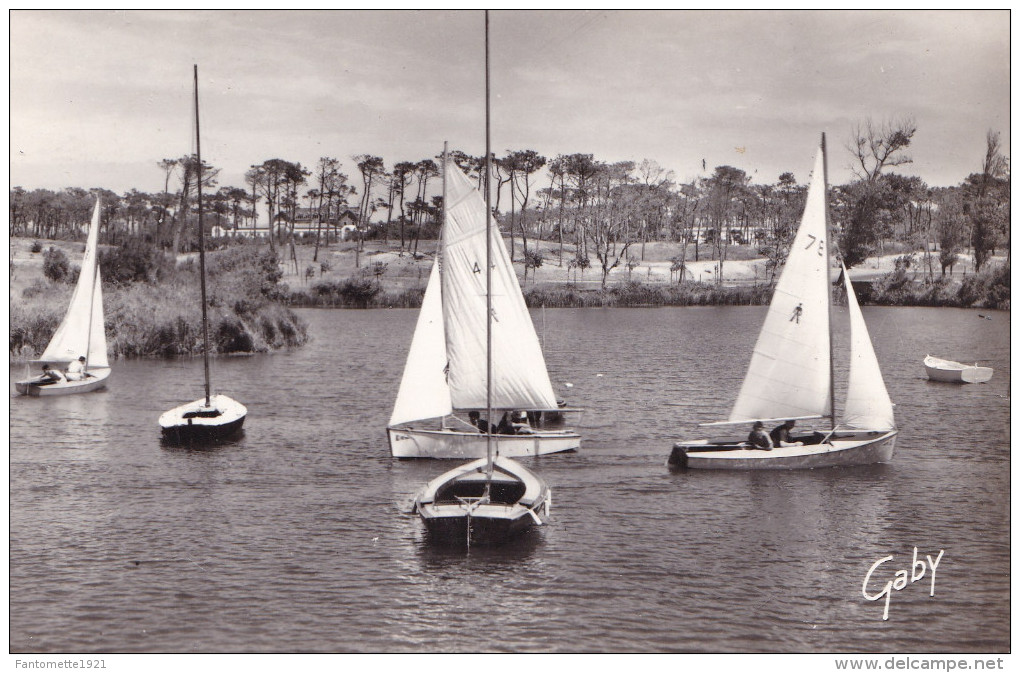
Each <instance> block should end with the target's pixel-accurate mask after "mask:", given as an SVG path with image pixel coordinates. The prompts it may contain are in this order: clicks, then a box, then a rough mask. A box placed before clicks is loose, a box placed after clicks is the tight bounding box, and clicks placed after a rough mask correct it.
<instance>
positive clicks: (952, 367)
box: [924, 357, 993, 383]
mask: <svg viewBox="0 0 1020 673" xmlns="http://www.w3.org/2000/svg"><path fill="white" fill-rule="evenodd" d="M924 370H925V371H926V372H927V373H928V379H929V380H931V381H942V382H945V383H986V382H987V381H989V380H990V379H991V378H992V373H993V370H992V368H991V367H978V366H977V365H973V366H971V365H964V364H961V363H959V362H952V361H950V360H940V359H938V358H932V357H927V358H925V359H924Z"/></svg>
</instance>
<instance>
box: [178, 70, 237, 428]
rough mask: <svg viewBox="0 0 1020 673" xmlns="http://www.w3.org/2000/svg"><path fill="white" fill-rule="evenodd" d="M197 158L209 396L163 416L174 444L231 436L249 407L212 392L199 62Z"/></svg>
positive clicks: (203, 323)
mask: <svg viewBox="0 0 1020 673" xmlns="http://www.w3.org/2000/svg"><path fill="white" fill-rule="evenodd" d="M195 154H196V156H195V159H196V165H197V166H198V168H197V171H198V177H197V179H196V186H197V188H198V264H199V278H200V284H201V288H202V337H203V347H202V357H203V361H204V362H203V364H204V369H205V397H202V398H199V399H197V400H195V401H194V402H189V403H188V404H182V405H181V406H179V407H175V408H174V409H171V410H170V411H167V412H166V413H164V414H163V415H162V416H160V417H159V427H160V428H161V429H162V432H163V437H164V439H166V440H167V441H169V442H171V443H174V444H191V443H198V442H215V441H219V440H224V439H229V438H230V437H231V436H233V435H234V434H236V433H237V432H239V431H240V430H241V427H242V426H243V425H244V419H245V417H246V416H247V415H248V410H247V409H246V408H245V406H244V405H243V404H241V403H240V402H238V401H236V400H234V399H231V398H230V397H227V396H226V395H212V394H210V390H211V386H210V380H209V378H210V377H209V316H208V309H207V304H206V296H205V295H206V292H205V228H204V223H203V221H202V143H201V141H200V140H199V124H198V66H197V65H196V66H195Z"/></svg>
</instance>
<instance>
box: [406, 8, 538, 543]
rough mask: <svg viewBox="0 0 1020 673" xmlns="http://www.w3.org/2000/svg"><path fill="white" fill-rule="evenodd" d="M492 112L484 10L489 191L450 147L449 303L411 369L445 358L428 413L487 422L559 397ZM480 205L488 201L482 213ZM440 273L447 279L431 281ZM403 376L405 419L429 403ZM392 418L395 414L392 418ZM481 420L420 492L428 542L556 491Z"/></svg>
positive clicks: (524, 517) (497, 533) (497, 529)
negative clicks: (509, 229) (480, 428)
mask: <svg viewBox="0 0 1020 673" xmlns="http://www.w3.org/2000/svg"><path fill="white" fill-rule="evenodd" d="M489 119H490V116H489V12H488V10H486V12H485V157H486V163H485V199H484V200H482V199H481V198H480V196H479V194H478V192H477V191H475V189H474V188H473V187H472V186H471V184H470V182H469V181H468V180H467V177H466V176H465V175H464V174H463V173H461V172H460V170H459V169H453V170H452V171H451V162H449V161H448V160H447V153H446V151H445V148H444V151H443V171H444V173H445V176H446V178H445V180H444V185H443V211H444V225H443V232H442V238H443V242H442V246H441V253H440V258H439V260H438V264H437V267H438V268H436V267H433V270H432V278H431V279H430V284H429V290H433V289H441V292H442V299H439V298H438V297H436V296H435V294H433V296H432V297H426V299H430V300H431V304H430V305H435V304H436V303H438V304H440V305H441V306H442V309H443V310H442V311H441V312H439V313H438V316H437V314H436V313H430V312H426V310H425V307H424V306H423V308H422V315H420V316H419V318H418V325H419V328H422V326H423V322H424V323H425V324H424V330H423V332H424V333H425V334H426V335H427V336H428V337H429V338H427V339H424V340H422V341H419V340H418V331H417V330H416V333H415V339H414V341H415V343H413V344H412V346H411V354H410V356H409V357H408V369H410V370H411V371H412V372H417V371H418V369H417V365H416V364H414V363H413V361H412V357H413V356H414V355H416V354H422V353H423V352H424V353H425V355H426V357H425V358H424V359H425V360H426V361H427V362H429V363H431V365H440V369H439V371H438V372H433V371H431V370H426V371H425V372H423V373H424V374H425V375H426V376H427V381H426V382H427V384H428V385H429V386H430V387H431V389H432V390H433V391H434V392H435V391H437V390H438V391H442V395H441V396H438V397H439V398H440V399H438V400H433V402H432V405H433V406H431V407H429V408H428V410H427V413H428V414H430V415H443V416H445V414H449V413H450V412H451V411H452V410H453V409H454V408H458V407H459V408H461V409H475V410H477V409H479V408H484V409H485V411H486V416H487V417H488V419H489V420H490V421H491V420H492V419H493V416H494V414H493V411H494V409H497V408H502V409H506V408H510V409H535V408H539V409H541V408H543V407H544V408H555V407H554V404H551V403H555V400H554V399H553V397H552V385H551V384H550V383H549V374H548V373H547V372H546V370H545V361H544V360H543V358H542V350H541V348H540V347H539V345H538V338H537V337H536V336H535V328H534V326H533V325H532V324H531V317H530V316H529V315H528V311H527V308H526V307H525V306H524V297H523V296H522V295H521V290H520V287H518V285H517V277H516V276H515V275H514V271H513V267H512V266H511V265H510V258H509V256H508V255H507V254H506V250H505V249H504V248H503V239H502V238H501V237H500V235H499V228H498V227H496V226H495V222H494V221H493V218H492V208H491V207H490V204H491V201H490V192H491V190H490V184H491V176H492V151H491V149H490V139H489ZM451 178H452V179H451ZM478 206H481V208H482V210H481V213H479V212H478ZM436 278H439V279H440V280H441V281H442V282H441V284H440V283H435V284H433V283H432V281H433V280H435V279H436ZM440 285H441V288H439V286H440ZM429 290H426V295H427V294H428V291H429ZM438 319H442V321H441V323H440V326H442V325H444V324H445V329H443V332H445V343H446V349H445V356H446V357H447V358H449V359H448V361H447V362H448V365H447V366H446V367H445V370H446V371H445V372H443V369H444V368H443V367H442V365H441V364H440V362H439V360H438V357H439V355H440V350H439V348H438V344H436V343H434V342H433V339H434V336H435V333H436V331H437V330H436V326H435V325H433V324H431V321H433V320H438ZM426 346H428V347H426ZM513 365H516V366H513ZM437 374H438V375H437ZM447 374H448V375H449V378H448V379H447ZM440 375H441V378H440ZM407 376H408V372H407V371H406V370H405V372H404V379H403V380H402V381H401V382H400V393H399V394H398V395H397V403H396V405H395V408H394V410H393V416H394V418H395V419H396V421H401V420H402V417H404V415H405V414H406V413H407V412H406V408H407V407H408V406H410V407H411V408H415V406H417V407H419V408H421V409H424V407H422V406H421V400H420V398H418V397H416V396H405V395H404V393H405V391H407V389H408V387H409V385H413V381H409V380H408V377H407ZM436 411H440V412H441V414H436V413H435V412H436ZM419 413H420V412H419ZM469 413H470V412H469ZM413 415H417V414H413ZM471 415H472V416H473V415H474V414H471ZM479 415H480V414H479ZM424 417H425V416H420V415H419V416H418V418H424ZM403 420H404V421H407V420H411V419H410V418H403ZM395 424H396V423H395V421H393V420H391V422H390V425H391V426H393V425H395ZM484 427H485V433H484V434H481V433H480V432H475V433H474V435H473V436H472V437H471V438H470V441H463V440H458V442H462V443H461V444H457V443H456V442H449V443H448V446H450V447H454V448H452V449H448V451H449V450H459V451H469V450H472V448H473V447H475V446H479V447H481V446H484V447H485V453H484V456H485V457H484V458H480V459H478V460H475V461H472V462H470V463H467V464H466V465H462V466H461V467H459V468H456V469H454V470H450V471H449V472H446V473H445V474H442V475H440V476H438V477H436V478H435V479H433V480H432V481H430V482H429V483H428V484H427V485H426V486H425V488H424V489H423V490H422V492H421V493H419V494H418V496H417V497H416V498H415V510H416V511H417V512H418V515H419V516H420V517H421V520H422V523H423V524H424V525H425V530H426V534H427V540H428V541H430V542H436V543H440V544H445V543H454V544H457V545H459V544H465V545H466V546H467V547H470V546H471V545H472V544H502V543H505V542H508V541H509V540H510V539H511V538H512V537H514V536H515V535H517V534H518V533H521V532H523V531H525V530H527V529H529V528H531V527H532V526H541V525H544V524H545V523H546V521H547V520H548V517H549V507H550V500H551V498H552V493H551V491H550V490H549V486H548V485H546V483H545V482H544V481H543V480H542V478H541V477H539V476H538V475H537V474H535V473H534V472H532V471H531V470H529V469H527V468H526V467H524V466H523V465H521V464H520V463H518V462H516V461H514V460H513V459H511V458H509V457H507V456H505V455H501V454H500V453H499V445H498V443H497V442H496V441H494V434H493V430H494V428H493V426H492V425H487V426H484ZM465 434H466V433H465ZM536 434H537V433H536ZM391 441H392V435H391ZM532 441H533V446H540V445H541V442H542V438H541V437H533V438H532ZM537 451H540V449H538V450H537Z"/></svg>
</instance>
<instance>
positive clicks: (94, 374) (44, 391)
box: [14, 369, 110, 397]
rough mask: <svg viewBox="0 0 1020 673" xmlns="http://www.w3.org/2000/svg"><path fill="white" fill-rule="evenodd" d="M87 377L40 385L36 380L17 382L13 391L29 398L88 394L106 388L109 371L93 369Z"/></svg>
mask: <svg viewBox="0 0 1020 673" xmlns="http://www.w3.org/2000/svg"><path fill="white" fill-rule="evenodd" d="M89 374H90V375H91V376H88V377H87V378H85V379H82V380H81V381H61V382H59V383H45V384H44V383H42V382H40V381H39V379H38V378H34V379H27V380H25V381H17V382H15V384H14V389H15V390H17V391H18V394H19V395H27V396H29V397H56V396H60V395H77V394H79V393H90V392H92V391H93V390H99V389H100V388H104V387H106V380H107V379H109V378H110V370H109V369H93V370H91V371H89Z"/></svg>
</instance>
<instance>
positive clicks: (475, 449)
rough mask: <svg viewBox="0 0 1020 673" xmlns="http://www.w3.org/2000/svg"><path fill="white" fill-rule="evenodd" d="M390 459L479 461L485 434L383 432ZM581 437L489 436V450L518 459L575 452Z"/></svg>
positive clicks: (551, 433)
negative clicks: (490, 443) (386, 440)
mask: <svg viewBox="0 0 1020 673" xmlns="http://www.w3.org/2000/svg"><path fill="white" fill-rule="evenodd" d="M386 434H387V436H388V437H389V442H390V453H391V454H392V455H393V457H394V458H443V459H447V458H448V459H457V458H459V459H466V458H482V457H484V456H485V455H486V451H487V449H486V435H483V434H482V433H480V432H461V431H459V430H449V429H446V430H424V429H419V428H405V427H395V428H393V427H391V428H387V429H386ZM579 448H581V436H580V435H579V434H578V433H577V432H575V431H574V430H545V431H539V432H535V433H533V434H530V435H492V450H493V452H494V453H496V454H498V455H500V456H506V457H508V458H521V457H526V456H543V455H547V454H550V453H561V452H564V451H577V450H578V449H579Z"/></svg>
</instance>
